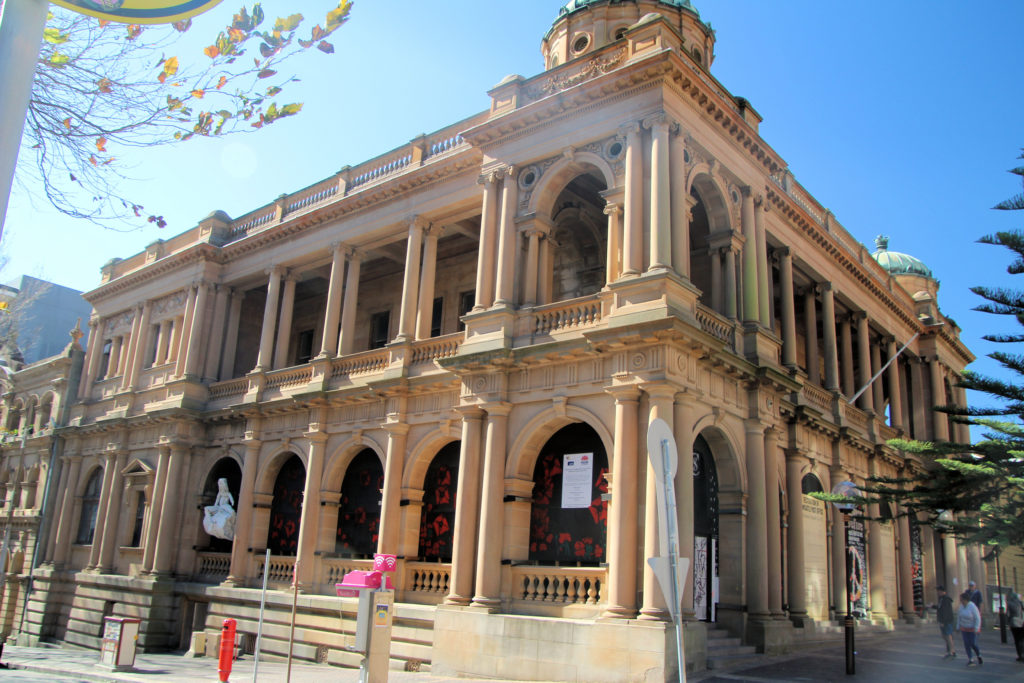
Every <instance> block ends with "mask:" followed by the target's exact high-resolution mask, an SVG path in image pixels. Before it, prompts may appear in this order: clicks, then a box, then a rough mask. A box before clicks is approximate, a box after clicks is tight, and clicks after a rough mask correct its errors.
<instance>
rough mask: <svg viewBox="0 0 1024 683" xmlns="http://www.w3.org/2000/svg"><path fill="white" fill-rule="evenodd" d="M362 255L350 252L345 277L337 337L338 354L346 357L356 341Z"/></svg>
mask: <svg viewBox="0 0 1024 683" xmlns="http://www.w3.org/2000/svg"><path fill="white" fill-rule="evenodd" d="M362 262H363V254H362V252H359V251H352V253H350V254H349V257H348V275H347V276H346V277H345V300H344V303H343V304H342V306H341V332H340V333H339V337H338V353H340V354H341V355H342V356H346V355H348V354H350V353H352V349H353V348H354V347H355V341H356V307H357V306H358V305H359V270H360V267H361V265H362Z"/></svg>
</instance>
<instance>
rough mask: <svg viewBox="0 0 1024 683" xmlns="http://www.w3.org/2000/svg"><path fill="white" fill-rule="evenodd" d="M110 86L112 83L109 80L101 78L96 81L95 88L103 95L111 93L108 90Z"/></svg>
mask: <svg viewBox="0 0 1024 683" xmlns="http://www.w3.org/2000/svg"><path fill="white" fill-rule="evenodd" d="M111 85H113V82H112V81H111V80H110V79H109V78H101V79H100V80H98V81H96V87H98V88H99V90H100V92H103V93H110V92H113V91H112V90H111V89H110V86H111Z"/></svg>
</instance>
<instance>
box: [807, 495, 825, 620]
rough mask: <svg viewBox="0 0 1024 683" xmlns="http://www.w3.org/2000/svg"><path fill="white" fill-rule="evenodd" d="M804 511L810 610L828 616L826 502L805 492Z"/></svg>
mask: <svg viewBox="0 0 1024 683" xmlns="http://www.w3.org/2000/svg"><path fill="white" fill-rule="evenodd" d="M803 515H804V539H803V540H804V581H805V587H806V591H807V594H806V600H807V614H808V615H810V616H811V617H812V618H814V619H822V620H827V619H828V604H829V595H828V531H827V528H826V525H825V519H826V518H825V503H824V502H823V501H820V500H815V499H814V498H811V497H810V496H808V495H804V496H803Z"/></svg>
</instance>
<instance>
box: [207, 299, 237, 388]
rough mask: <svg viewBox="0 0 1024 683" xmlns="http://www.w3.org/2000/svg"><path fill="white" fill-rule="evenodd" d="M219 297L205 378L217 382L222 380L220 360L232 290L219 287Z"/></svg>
mask: <svg viewBox="0 0 1024 683" xmlns="http://www.w3.org/2000/svg"><path fill="white" fill-rule="evenodd" d="M216 287H217V295H216V297H215V298H214V302H213V321H212V324H211V327H210V343H209V344H208V345H207V347H206V367H204V368H203V377H204V378H206V379H210V380H213V381H216V380H218V379H220V359H221V355H222V353H221V352H222V351H223V350H224V326H225V323H226V322H227V317H228V300H229V299H230V298H231V288H230V287H228V286H227V285H217V286H216Z"/></svg>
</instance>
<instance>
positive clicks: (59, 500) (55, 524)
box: [43, 463, 70, 563]
mask: <svg viewBox="0 0 1024 683" xmlns="http://www.w3.org/2000/svg"><path fill="white" fill-rule="evenodd" d="M65 465H67V463H65ZM69 469H70V467H68V466H63V467H61V468H60V479H59V480H58V482H57V492H56V494H55V495H54V509H53V518H52V524H51V525H50V533H49V534H48V535H47V539H46V550H45V552H44V554H43V562H50V563H53V557H54V553H55V551H56V549H57V536H58V534H59V533H60V521H61V515H62V509H61V508H62V506H63V505H64V496H65V492H66V491H67V490H68V470H69Z"/></svg>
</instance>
